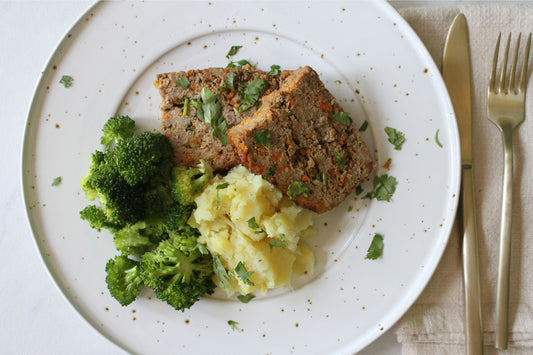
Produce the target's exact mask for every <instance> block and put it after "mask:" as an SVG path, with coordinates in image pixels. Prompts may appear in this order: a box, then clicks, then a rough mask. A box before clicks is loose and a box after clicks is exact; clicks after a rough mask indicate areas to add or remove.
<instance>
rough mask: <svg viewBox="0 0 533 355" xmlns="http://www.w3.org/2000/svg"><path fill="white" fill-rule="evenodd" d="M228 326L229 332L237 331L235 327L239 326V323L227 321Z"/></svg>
mask: <svg viewBox="0 0 533 355" xmlns="http://www.w3.org/2000/svg"><path fill="white" fill-rule="evenodd" d="M228 325H229V326H230V327H231V330H239V328H237V326H238V325H239V322H235V321H234V320H231V319H230V320H229V321H228Z"/></svg>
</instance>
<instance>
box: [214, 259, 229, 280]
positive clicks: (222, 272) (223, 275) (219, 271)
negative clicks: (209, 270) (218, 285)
mask: <svg viewBox="0 0 533 355" xmlns="http://www.w3.org/2000/svg"><path fill="white" fill-rule="evenodd" d="M213 271H214V272H215V275H217V277H218V279H219V280H220V282H222V285H223V286H224V288H228V287H229V278H230V277H231V273H230V272H229V271H228V270H226V268H225V267H224V264H222V260H220V255H215V256H214V257H213Z"/></svg>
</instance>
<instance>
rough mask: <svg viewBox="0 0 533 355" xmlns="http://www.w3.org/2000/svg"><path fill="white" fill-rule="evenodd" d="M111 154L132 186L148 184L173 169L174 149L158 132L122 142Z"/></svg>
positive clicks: (145, 133)
mask: <svg viewBox="0 0 533 355" xmlns="http://www.w3.org/2000/svg"><path fill="white" fill-rule="evenodd" d="M109 154H110V155H111V158H110V159H112V160H113V163H114V165H115V166H116V167H117V169H118V171H119V172H120V174H121V175H122V176H123V177H124V179H125V180H126V181H127V182H128V184H130V185H136V184H139V183H147V182H148V181H150V180H151V179H152V178H153V177H159V175H161V174H162V173H163V172H167V173H170V169H171V167H172V160H171V159H172V148H171V147H170V143H169V141H168V139H167V138H166V137H165V136H164V135H162V134H161V133H158V132H148V131H147V132H143V133H141V134H136V135H134V136H132V137H130V138H128V139H123V140H120V141H119V142H118V143H117V145H116V146H115V148H114V149H113V150H112V151H111V152H110V153H109Z"/></svg>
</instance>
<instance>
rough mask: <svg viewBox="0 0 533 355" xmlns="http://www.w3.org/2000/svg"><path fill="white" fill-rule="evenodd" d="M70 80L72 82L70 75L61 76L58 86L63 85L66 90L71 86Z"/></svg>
mask: <svg viewBox="0 0 533 355" xmlns="http://www.w3.org/2000/svg"><path fill="white" fill-rule="evenodd" d="M72 80H74V79H73V78H72V77H71V76H70V75H63V76H62V77H61V79H60V80H59V83H60V84H63V86H64V87H66V88H68V87H70V86H72Z"/></svg>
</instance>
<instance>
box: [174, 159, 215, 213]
mask: <svg viewBox="0 0 533 355" xmlns="http://www.w3.org/2000/svg"><path fill="white" fill-rule="evenodd" d="M172 176H173V184H172V196H173V197H174V199H175V200H177V201H178V202H179V203H181V204H182V205H189V204H192V203H193V202H194V197H195V195H197V194H199V193H200V192H201V191H202V187H203V186H204V185H205V184H206V183H207V182H208V181H209V180H210V179H211V178H212V177H213V170H212V169H211V166H209V164H207V163H206V162H204V161H201V162H200V164H198V166H197V167H196V168H187V167H183V166H177V167H175V168H174V169H173V170H172Z"/></svg>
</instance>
